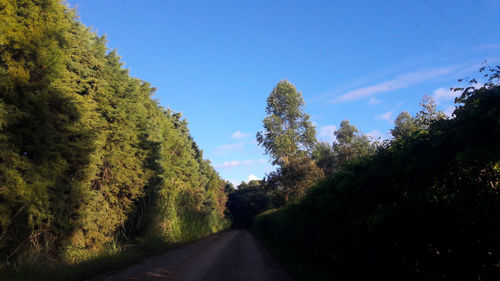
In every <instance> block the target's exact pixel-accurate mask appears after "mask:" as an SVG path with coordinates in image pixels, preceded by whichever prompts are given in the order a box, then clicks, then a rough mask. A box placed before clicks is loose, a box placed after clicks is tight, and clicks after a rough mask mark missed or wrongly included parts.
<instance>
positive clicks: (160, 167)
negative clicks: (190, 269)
mask: <svg viewBox="0 0 500 281" xmlns="http://www.w3.org/2000/svg"><path fill="white" fill-rule="evenodd" d="M0 23H1V24H0V31H1V32H0V51H1V52H0V204H1V207H0V258H1V259H2V260H0V264H7V263H21V264H22V263H28V262H30V263H31V262H33V263H38V262H44V261H47V260H52V259H54V258H61V259H62V258H65V257H66V258H68V257H71V260H66V261H68V262H77V261H81V260H84V259H87V258H89V257H92V256H95V255H99V254H102V253H104V252H105V251H106V250H107V247H111V245H113V247H115V248H116V247H120V245H121V244H122V243H134V241H136V239H142V238H144V237H151V236H153V235H158V236H161V237H163V238H164V239H166V240H168V239H169V240H168V241H169V242H175V241H180V240H185V239H193V238H196V237H199V236H201V235H205V234H208V233H211V232H214V231H218V230H220V229H221V228H223V227H225V226H226V220H225V218H224V214H223V212H224V208H225V206H224V205H225V200H226V195H225V193H224V191H223V187H224V184H223V182H222V181H221V179H220V178H219V175H218V174H217V173H216V171H215V170H214V169H213V168H212V167H211V166H210V164H209V162H207V161H206V160H204V159H202V151H201V150H199V149H198V147H197V145H196V143H195V142H194V141H193V139H192V137H191V136H190V135H189V130H188V128H187V121H185V120H181V116H180V114H178V113H172V112H170V111H168V110H165V109H163V108H161V107H160V106H159V105H158V103H157V102H156V101H154V100H153V99H152V94H153V92H154V90H155V89H154V88H152V87H151V85H150V84H149V83H147V82H143V81H140V80H139V79H135V78H132V77H130V75H129V74H128V71H127V70H126V69H124V68H123V63H122V62H121V61H120V57H119V56H118V55H117V54H116V52H115V51H111V52H108V50H107V48H106V45H105V39H104V38H102V37H98V36H97V35H96V34H95V33H93V32H91V31H90V30H89V29H88V28H86V27H84V26H83V25H82V24H81V23H79V22H77V21H76V20H75V19H74V15H73V12H71V11H69V10H68V9H67V8H66V6H65V5H64V4H62V3H60V2H59V1H55V0H50V1H31V0H28V1H10V0H4V1H0ZM5 257H8V258H7V259H5Z"/></svg>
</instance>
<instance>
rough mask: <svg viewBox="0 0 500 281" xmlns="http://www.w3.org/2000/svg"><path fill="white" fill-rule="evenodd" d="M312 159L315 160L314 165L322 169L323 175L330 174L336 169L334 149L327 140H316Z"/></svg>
mask: <svg viewBox="0 0 500 281" xmlns="http://www.w3.org/2000/svg"><path fill="white" fill-rule="evenodd" d="M312 159H313V160H314V161H315V162H316V165H317V166H318V167H319V168H321V169H322V170H323V173H324V174H325V175H331V174H333V173H334V172H335V170H336V169H337V163H336V162H335V151H334V150H333V147H332V145H331V144H329V143H327V142H323V141H321V142H318V144H317V145H316V149H315V150H314V152H313V154H312Z"/></svg>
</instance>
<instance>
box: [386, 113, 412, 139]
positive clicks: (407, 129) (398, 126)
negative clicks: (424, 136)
mask: <svg viewBox="0 0 500 281" xmlns="http://www.w3.org/2000/svg"><path fill="white" fill-rule="evenodd" d="M417 130H418V125H417V122H416V120H415V119H414V118H413V117H412V116H411V115H410V113H408V112H406V111H403V112H401V113H400V114H399V115H398V117H396V119H395V120H394V129H391V135H392V136H393V137H394V138H395V139H397V140H400V139H403V138H405V137H408V136H410V135H411V134H413V133H414V132H416V131H417Z"/></svg>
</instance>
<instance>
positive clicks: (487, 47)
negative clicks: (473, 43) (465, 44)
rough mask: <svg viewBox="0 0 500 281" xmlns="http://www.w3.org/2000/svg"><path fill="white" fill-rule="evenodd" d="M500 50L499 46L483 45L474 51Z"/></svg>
mask: <svg viewBox="0 0 500 281" xmlns="http://www.w3.org/2000/svg"><path fill="white" fill-rule="evenodd" d="M488 49H500V44H484V45H481V46H477V47H476V50H488Z"/></svg>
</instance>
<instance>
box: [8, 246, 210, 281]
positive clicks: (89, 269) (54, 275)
mask: <svg viewBox="0 0 500 281" xmlns="http://www.w3.org/2000/svg"><path fill="white" fill-rule="evenodd" d="M199 239H201V237H194V236H193V237H192V238H190V239H186V240H184V241H182V242H179V243H169V242H166V241H165V240H163V239H161V238H159V237H158V238H152V239H149V240H148V241H145V242H144V243H141V244H139V245H133V246H129V247H127V248H125V249H122V250H118V251H114V252H113V253H108V254H104V255H102V256H99V257H95V258H92V259H89V260H87V261H84V262H80V263H75V264H68V263H64V262H55V263H51V264H43V265H41V264H40V265H30V266H21V267H17V268H9V269H7V270H4V271H3V272H0V280H2V281H21V280H22V281H82V280H87V279H91V278H97V279H94V280H96V281H97V280H99V276H101V275H102V276H105V275H104V274H106V273H112V272H115V271H120V270H122V269H125V268H127V267H129V266H131V265H134V264H137V263H139V262H140V261H141V260H142V259H144V258H146V257H150V256H154V255H158V254H161V253H163V252H165V251H168V250H171V249H174V248H178V247H180V246H182V245H185V244H187V243H190V242H193V241H195V240H199Z"/></svg>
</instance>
